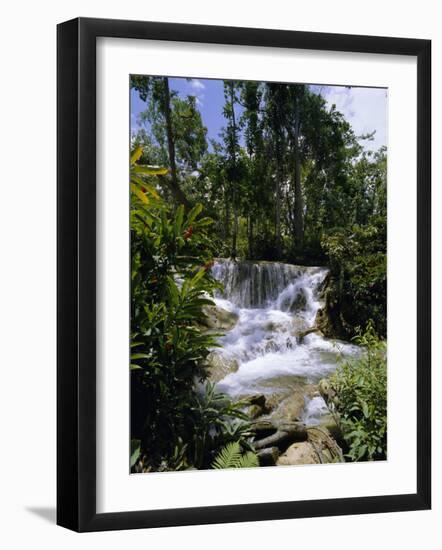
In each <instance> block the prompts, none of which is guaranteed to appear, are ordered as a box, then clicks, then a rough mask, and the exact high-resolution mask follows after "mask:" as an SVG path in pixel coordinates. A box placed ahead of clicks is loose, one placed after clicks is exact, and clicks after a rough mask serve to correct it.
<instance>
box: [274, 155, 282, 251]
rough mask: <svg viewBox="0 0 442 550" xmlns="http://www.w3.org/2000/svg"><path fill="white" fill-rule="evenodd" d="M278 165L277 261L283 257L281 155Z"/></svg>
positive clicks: (276, 199) (276, 200) (276, 201)
mask: <svg viewBox="0 0 442 550" xmlns="http://www.w3.org/2000/svg"><path fill="white" fill-rule="evenodd" d="M276 162H277V163H278V166H277V170H276V185H275V187H276V189H275V236H276V255H277V259H278V260H279V259H280V256H281V184H282V177H283V176H282V159H281V154H280V153H279V154H278V155H277V158H276Z"/></svg>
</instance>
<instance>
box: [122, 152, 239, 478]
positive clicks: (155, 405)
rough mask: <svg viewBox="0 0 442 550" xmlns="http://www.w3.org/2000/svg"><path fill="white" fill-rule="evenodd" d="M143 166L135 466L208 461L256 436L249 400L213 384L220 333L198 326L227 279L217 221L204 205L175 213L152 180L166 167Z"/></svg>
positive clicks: (135, 237)
mask: <svg viewBox="0 0 442 550" xmlns="http://www.w3.org/2000/svg"><path fill="white" fill-rule="evenodd" d="M134 163H135V161H133V164H134ZM136 166H137V165H135V167H133V168H132V172H134V174H135V175H134V174H131V176H132V177H131V179H132V182H131V183H132V196H131V259H132V268H131V366H130V368H131V439H132V440H133V450H132V460H131V465H132V466H134V465H135V463H136V461H137V460H138V459H140V460H142V461H143V464H144V465H145V466H146V465H147V468H148V469H151V470H165V469H184V468H189V467H196V468H201V467H209V466H210V464H211V461H212V460H213V458H214V456H215V454H216V452H218V450H219V449H220V448H221V447H222V446H223V445H225V444H226V443H229V442H231V441H240V440H241V441H244V442H245V441H246V440H247V438H248V437H249V434H248V433H247V425H246V424H245V423H244V422H243V419H244V418H245V417H244V415H243V413H241V411H240V410H239V406H240V405H233V404H232V403H231V402H230V401H229V400H228V399H227V397H226V396H222V395H220V394H217V393H216V392H215V391H214V388H213V387H212V386H211V385H207V384H205V383H204V382H205V379H206V370H205V367H204V360H205V358H206V357H207V355H208V354H209V350H210V348H213V347H214V346H216V345H217V337H218V335H217V334H209V333H207V332H204V331H203V330H201V329H200V328H199V321H200V320H201V318H202V317H203V316H204V312H203V308H204V306H208V305H213V301H212V300H211V297H212V295H213V291H214V290H215V289H216V288H217V287H218V286H219V283H217V282H216V281H215V280H214V279H213V277H212V275H211V270H210V267H211V265H212V262H213V245H212V241H211V239H210V237H209V235H208V232H207V228H208V227H209V226H210V224H211V220H210V219H209V218H207V217H201V211H202V206H201V205H196V206H195V207H194V208H193V209H192V210H190V211H189V212H188V213H185V211H184V207H183V206H179V207H178V208H177V209H176V210H175V211H173V210H172V208H170V207H169V206H168V205H166V204H165V203H164V202H163V201H162V200H161V198H160V197H159V195H158V193H157V192H156V189H155V180H154V176H152V178H150V176H151V175H152V174H155V173H161V169H157V168H152V167H150V168H149V167H144V169H143V170H144V171H141V169H138V171H136V170H135V168H136ZM149 170H150V172H149ZM140 178H143V179H140ZM149 178H150V179H149ZM152 180H153V181H152Z"/></svg>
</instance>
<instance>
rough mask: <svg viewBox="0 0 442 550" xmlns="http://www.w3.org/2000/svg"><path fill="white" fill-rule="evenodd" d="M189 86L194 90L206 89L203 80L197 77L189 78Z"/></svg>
mask: <svg viewBox="0 0 442 550" xmlns="http://www.w3.org/2000/svg"><path fill="white" fill-rule="evenodd" d="M189 86H190V87H191V88H192V89H193V90H194V91H195V92H202V91H203V90H205V89H206V85H205V84H204V82H201V80H198V79H197V78H192V79H191V80H189Z"/></svg>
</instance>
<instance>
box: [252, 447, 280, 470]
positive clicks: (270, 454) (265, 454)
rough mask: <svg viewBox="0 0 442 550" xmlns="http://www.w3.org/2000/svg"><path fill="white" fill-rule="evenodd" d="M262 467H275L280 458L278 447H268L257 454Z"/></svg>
mask: <svg viewBox="0 0 442 550" xmlns="http://www.w3.org/2000/svg"><path fill="white" fill-rule="evenodd" d="M256 454H257V455H258V460H259V465H260V466H275V465H276V461H277V460H278V457H279V449H278V447H267V448H265V449H260V450H259V451H257V452H256Z"/></svg>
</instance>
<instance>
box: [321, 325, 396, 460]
mask: <svg viewBox="0 0 442 550" xmlns="http://www.w3.org/2000/svg"><path fill="white" fill-rule="evenodd" d="M355 342H356V343H357V344H358V345H360V346H363V347H364V352H363V354H362V355H361V356H360V357H359V358H357V359H353V360H346V361H345V362H343V364H342V365H340V366H339V367H338V369H337V370H336V371H335V373H334V374H333V375H332V377H331V379H330V384H331V388H332V390H333V392H334V394H335V397H334V398H333V399H332V401H331V402H330V403H329V407H330V408H331V410H332V412H333V413H334V414H335V415H336V417H337V420H338V422H339V424H340V426H341V429H342V432H343V436H344V439H345V441H346V444H347V446H348V453H347V455H346V456H347V457H348V458H349V459H350V460H352V461H362V460H385V459H386V456H387V354H386V344H385V342H384V341H382V340H379V339H378V337H377V335H376V332H375V330H374V328H373V325H372V324H371V323H369V324H368V326H367V329H366V331H365V332H364V333H363V334H359V336H357V337H356V338H355Z"/></svg>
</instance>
